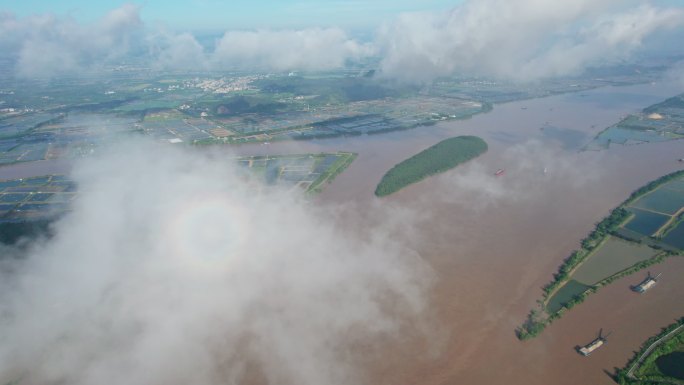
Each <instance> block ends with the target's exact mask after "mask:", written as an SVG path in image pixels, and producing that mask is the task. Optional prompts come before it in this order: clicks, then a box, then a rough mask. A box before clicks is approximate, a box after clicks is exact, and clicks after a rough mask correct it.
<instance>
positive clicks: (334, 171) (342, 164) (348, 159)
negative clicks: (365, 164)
mask: <svg viewBox="0 0 684 385" xmlns="http://www.w3.org/2000/svg"><path fill="white" fill-rule="evenodd" d="M338 155H340V159H338V160H337V161H336V162H335V163H333V164H332V166H330V167H329V168H328V169H327V170H326V171H325V172H324V173H323V174H321V175H320V176H319V177H318V178H317V179H316V180H315V181H314V182H313V183H311V186H309V188H308V189H307V192H308V193H319V192H321V191H322V190H323V183H325V182H328V183H330V182H332V181H333V179H335V178H336V177H337V176H338V175H340V174H341V173H342V171H344V170H345V169H346V168H347V167H349V165H350V164H352V162H353V161H354V160H355V159H356V156H357V154H355V153H351V152H339V153H338Z"/></svg>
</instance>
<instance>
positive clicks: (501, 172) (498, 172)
mask: <svg viewBox="0 0 684 385" xmlns="http://www.w3.org/2000/svg"><path fill="white" fill-rule="evenodd" d="M505 171H506V170H504V169H503V168H500V169H498V170H496V172H495V173H494V175H496V176H501V175H503V174H504V172H505Z"/></svg>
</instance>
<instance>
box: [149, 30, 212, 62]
mask: <svg viewBox="0 0 684 385" xmlns="http://www.w3.org/2000/svg"><path fill="white" fill-rule="evenodd" d="M148 42H149V45H150V52H151V54H152V56H153V57H154V58H155V59H154V61H153V64H154V65H155V66H156V67H161V68H162V69H171V70H193V71H201V70H205V69H207V68H208V62H207V54H206V52H205V49H204V47H202V45H201V44H200V43H199V42H198V41H197V39H195V37H194V36H193V35H192V34H190V33H187V32H186V33H180V34H173V33H162V34H156V35H153V36H151V37H149V38H148Z"/></svg>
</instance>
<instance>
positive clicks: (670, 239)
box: [663, 223, 684, 250]
mask: <svg viewBox="0 0 684 385" xmlns="http://www.w3.org/2000/svg"><path fill="white" fill-rule="evenodd" d="M663 242H665V243H667V244H668V245H672V246H674V247H677V248H679V249H682V250H684V223H680V224H679V225H677V227H675V228H674V229H672V230H670V232H669V233H667V235H666V236H665V237H664V238H663Z"/></svg>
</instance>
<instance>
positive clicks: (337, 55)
mask: <svg viewBox="0 0 684 385" xmlns="http://www.w3.org/2000/svg"><path fill="white" fill-rule="evenodd" d="M370 52H371V49H370V47H369V46H366V45H361V44H359V43H358V42H356V41H354V40H352V39H350V38H349V37H347V35H346V33H345V32H344V31H342V30H341V29H339V28H325V29H320V28H312V29H304V30H280V31H273V30H259V31H229V32H226V33H225V35H223V37H222V38H221V39H220V40H219V41H218V42H217V44H216V50H215V51H214V53H213V61H214V62H215V63H216V65H217V66H226V67H227V68H235V67H237V68H246V69H260V70H275V71H287V70H322V69H333V68H340V67H343V66H344V65H345V63H346V62H347V61H348V60H355V59H359V58H361V57H365V56H367V55H369V54H370Z"/></svg>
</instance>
